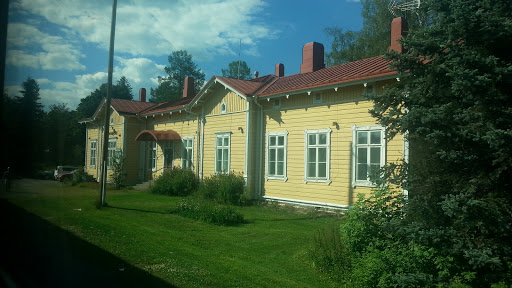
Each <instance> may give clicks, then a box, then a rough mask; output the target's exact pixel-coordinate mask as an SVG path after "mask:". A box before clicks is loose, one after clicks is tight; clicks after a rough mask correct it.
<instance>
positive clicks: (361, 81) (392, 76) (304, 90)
mask: <svg viewBox="0 0 512 288" xmlns="http://www.w3.org/2000/svg"><path fill="white" fill-rule="evenodd" d="M397 75H398V73H397V72H389V73H384V74H379V75H375V76H373V77H365V78H362V79H359V78H358V79H350V80H347V81H340V82H335V83H331V84H328V85H322V84H319V85H316V86H311V87H306V88H301V89H297V90H287V91H278V92H277V93H271V94H262V95H259V96H258V98H261V99H267V98H277V97H283V96H290V95H296V94H302V93H307V92H316V91H320V90H327V89H337V88H341V87H347V86H354V85H359V84H365V83H371V82H377V81H384V80H390V79H396V78H397ZM402 76H404V75H402Z"/></svg>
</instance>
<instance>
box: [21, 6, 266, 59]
mask: <svg viewBox="0 0 512 288" xmlns="http://www.w3.org/2000/svg"><path fill="white" fill-rule="evenodd" d="M17 4H19V5H17V6H20V7H23V8H24V9H26V10H28V11H30V12H31V13H35V14H38V15H41V16H43V17H45V18H46V19H47V20H48V21H50V22H53V23H56V24H59V25H63V26H65V27H68V28H70V29H72V30H74V31H76V32H77V33H78V34H79V35H80V36H81V37H82V38H83V39H85V40H86V41H89V42H93V43H96V44H97V45H99V46H101V47H103V48H105V49H107V48H108V43H109V35H110V20H111V5H110V2H108V1H104V0H95V1H81V0H80V1H79V0H68V1H61V0H19V2H18V3H17ZM264 6H265V3H264V2H263V1H262V0H243V1H240V0H224V1H221V0H215V1H206V2H205V1H200V0H190V1H172V2H171V1H167V0H160V1H142V0H132V1H130V2H128V3H126V2H124V3H123V2H119V3H118V6H117V21H116V22H117V23H116V42H115V48H116V51H118V52H122V53H128V54H130V55H134V56H138V55H148V56H159V55H168V54H170V53H171V52H172V51H175V50H180V49H185V50H188V51H189V53H190V54H192V55H194V57H196V58H197V59H199V60H207V59H211V58H212V57H214V56H215V55H218V54H236V53H235V52H234V51H233V49H235V50H236V47H237V46H238V43H239V41H240V40H242V42H243V43H244V45H246V46H248V47H249V48H248V50H250V51H252V53H257V51H256V50H255V47H256V44H257V43H258V42H259V41H260V40H262V39H268V38H272V37H274V36H275V35H276V32H275V31H272V30H271V29H270V28H269V27H268V25H266V24H264V23H262V22H259V21H258V18H257V15H258V13H259V12H261V10H262V8H263V7H264Z"/></svg>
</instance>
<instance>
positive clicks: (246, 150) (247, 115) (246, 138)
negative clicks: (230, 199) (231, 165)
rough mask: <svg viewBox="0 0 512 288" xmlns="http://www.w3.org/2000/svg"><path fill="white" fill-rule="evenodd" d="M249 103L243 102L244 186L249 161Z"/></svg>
mask: <svg viewBox="0 0 512 288" xmlns="http://www.w3.org/2000/svg"><path fill="white" fill-rule="evenodd" d="M250 107H251V106H250V103H249V101H247V100H246V101H245V167H244V179H245V185H247V184H248V182H247V181H248V180H247V178H248V176H247V168H248V167H247V166H248V165H249V160H248V156H249V154H248V153H249V152H248V151H249V128H250V126H249V121H250V115H249V114H250V112H249V111H250Z"/></svg>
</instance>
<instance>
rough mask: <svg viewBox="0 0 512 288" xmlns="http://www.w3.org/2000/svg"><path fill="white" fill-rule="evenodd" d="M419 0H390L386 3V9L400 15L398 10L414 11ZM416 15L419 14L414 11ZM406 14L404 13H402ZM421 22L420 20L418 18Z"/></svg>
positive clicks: (417, 6) (396, 15) (419, 2)
mask: <svg viewBox="0 0 512 288" xmlns="http://www.w3.org/2000/svg"><path fill="white" fill-rule="evenodd" d="M420 4H421V0H409V1H408V0H405V1H397V0H390V1H389V4H388V10H389V12H391V14H393V15H394V16H395V17H400V16H401V15H400V14H401V13H400V12H406V11H414V10H417V9H418V8H420ZM415 13H416V15H418V19H419V18H420V17H419V14H418V12H417V11H415ZM404 14H406V13H404ZM420 24H421V20H420Z"/></svg>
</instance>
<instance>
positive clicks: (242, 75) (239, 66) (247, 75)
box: [221, 61, 251, 80]
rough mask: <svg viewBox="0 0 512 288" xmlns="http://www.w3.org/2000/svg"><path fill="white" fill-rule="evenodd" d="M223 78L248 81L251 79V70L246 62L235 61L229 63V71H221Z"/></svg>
mask: <svg viewBox="0 0 512 288" xmlns="http://www.w3.org/2000/svg"><path fill="white" fill-rule="evenodd" d="M221 72H222V77H229V78H234V79H241V80H248V79H251V68H249V66H247V63H245V61H233V62H231V63H229V65H228V68H227V69H221Z"/></svg>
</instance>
